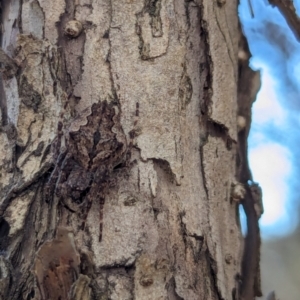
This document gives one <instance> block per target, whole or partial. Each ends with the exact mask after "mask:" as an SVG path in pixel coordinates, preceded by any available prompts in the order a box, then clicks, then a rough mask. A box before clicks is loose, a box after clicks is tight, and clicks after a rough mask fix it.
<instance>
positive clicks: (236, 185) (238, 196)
mask: <svg viewBox="0 0 300 300" xmlns="http://www.w3.org/2000/svg"><path fill="white" fill-rule="evenodd" d="M245 195H246V189H245V187H244V185H243V184H241V183H240V182H237V181H234V182H233V183H232V184H231V198H232V199H233V200H234V201H235V202H237V203H239V202H241V200H243V199H244V197H245Z"/></svg>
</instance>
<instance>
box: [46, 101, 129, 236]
mask: <svg viewBox="0 0 300 300" xmlns="http://www.w3.org/2000/svg"><path fill="white" fill-rule="evenodd" d="M87 112H88V113H87ZM119 117H120V116H119V110H118V107H117V106H116V104H115V103H112V102H110V103H108V102H107V101H102V102H99V103H96V104H93V105H92V106H91V107H90V108H89V110H88V111H83V112H82V114H81V117H80V118H79V119H75V120H74V122H72V123H71V125H70V127H69V128H68V130H67V131H66V132H65V133H63V125H62V123H61V122H60V123H59V124H58V137H57V142H56V143H55V146H54V148H55V150H56V155H55V156H56V157H57V159H56V166H55V168H54V170H53V172H52V174H51V176H50V178H49V181H48V183H47V189H46V199H49V198H51V197H52V195H53V193H55V194H56V195H57V196H58V197H59V199H60V200H61V202H62V203H63V204H64V205H65V206H66V207H67V208H68V209H70V210H71V211H72V212H77V211H79V210H81V211H82V210H83V214H82V218H83V223H82V229H84V226H85V221H86V218H87V216H88V212H89V210H90V208H91V205H92V202H93V201H94V200H98V201H99V202H100V234H99V241H101V240H102V229H103V207H104V202H105V198H104V191H105V189H106V188H107V187H109V182H110V177H111V176H110V175H111V172H112V170H113V169H114V168H115V167H116V166H117V165H119V164H120V163H122V162H123V161H124V159H125V157H126V138H125V134H124V132H123V130H122V127H121V125H120V121H119Z"/></svg>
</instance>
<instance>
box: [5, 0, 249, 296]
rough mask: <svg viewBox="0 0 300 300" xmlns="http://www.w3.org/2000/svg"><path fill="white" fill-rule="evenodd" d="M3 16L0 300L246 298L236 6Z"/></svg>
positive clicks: (39, 6)
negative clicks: (235, 191) (238, 184)
mask: <svg viewBox="0 0 300 300" xmlns="http://www.w3.org/2000/svg"><path fill="white" fill-rule="evenodd" d="M2 2H3V1H2ZM2 21H3V27H4V31H3V34H2V49H3V53H4V54H5V56H4V57H5V58H7V57H10V58H11V59H8V60H7V61H9V62H11V60H12V61H13V65H14V64H15V65H16V66H17V71H16V72H12V74H10V76H5V74H4V75H3V76H2V79H1V95H2V97H1V115H2V118H1V122H2V125H1V130H0V152H1V160H0V168H1V173H2V174H1V176H0V187H1V202H0V215H1V217H0V251H1V252H0V287H1V292H0V298H1V297H2V298H1V299H145V300H146V299H189V300H192V299H208V300H209V299H239V280H240V278H241V276H240V275H239V274H240V272H241V261H242V249H243V239H242V236H241V232H240V226H239V221H238V216H237V206H238V203H236V201H233V198H232V196H231V190H232V183H233V182H235V181H236V176H237V174H239V173H238V172H237V170H236V160H237V157H238V155H240V150H239V148H238V147H237V143H238V133H237V110H238V101H237V89H238V88H237V86H238V77H239V74H238V64H239V62H238V42H239V38H240V29H239V26H238V19H237V2H236V1H227V2H226V3H225V1H224V3H223V2H222V5H221V4H220V1H211V0H202V1H200V0H198V1H178V0H155V1H152V0H132V1H127V0H124V1H123V0H122V1H120V0H99V1H95V0H55V1H45V0H28V1H19V0H11V1H5V3H2ZM0 60H1V57H0ZM1 63H2V64H5V62H4V60H3V59H2V60H1ZM248 124H250V123H248ZM251 276H254V275H251Z"/></svg>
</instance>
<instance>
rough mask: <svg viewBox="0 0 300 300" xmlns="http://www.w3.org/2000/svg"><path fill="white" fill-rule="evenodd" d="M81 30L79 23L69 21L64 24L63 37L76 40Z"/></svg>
mask: <svg viewBox="0 0 300 300" xmlns="http://www.w3.org/2000/svg"><path fill="white" fill-rule="evenodd" d="M82 30H83V26H82V24H81V22H79V21H77V20H71V21H69V22H68V23H67V24H66V27H65V35H67V36H68V37H71V38H76V37H78V36H79V35H80V33H81V32H82Z"/></svg>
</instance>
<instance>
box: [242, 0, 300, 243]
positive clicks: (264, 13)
mask: <svg viewBox="0 0 300 300" xmlns="http://www.w3.org/2000/svg"><path fill="white" fill-rule="evenodd" d="M240 2H241V4H240V7H239V15H240V18H241V21H242V25H243V30H244V33H245V35H246V37H247V38H248V42H249V46H250V50H251V53H252V59H251V66H252V68H253V69H260V70H261V78H262V87H261V89H260V91H259V93H258V96H257V99H256V102H255V103H254V105H253V108H252V113H253V119H252V127H251V131H250V136H249V162H250V167H251V170H252V174H253V178H254V180H255V181H257V182H259V183H260V185H261V186H262V188H263V201H264V208H265V213H264V215H263V216H262V218H261V229H262V235H263V237H265V238H268V237H276V236H280V235H284V234H287V233H289V232H291V231H292V230H293V229H295V227H296V225H297V222H298V214H299V204H300V184H299V182H298V181H299V180H300V158H298V156H299V153H300V113H299V112H300V88H299V79H298V78H300V76H299V75H300V43H299V42H297V40H296V39H295V37H294V35H293V34H292V32H291V30H290V29H289V27H288V25H287V23H286V21H285V20H284V18H283V16H282V15H281V14H280V12H279V11H278V9H277V8H274V7H272V6H271V5H268V1H267V0H252V1H251V2H252V6H253V11H254V18H251V12H250V9H249V6H248V0H242V1H240ZM294 2H295V6H296V8H297V11H298V12H299V11H300V0H297V1H294ZM297 179H298V180H297Z"/></svg>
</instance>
